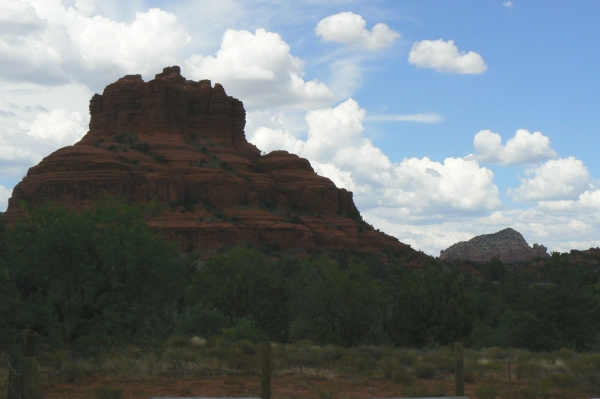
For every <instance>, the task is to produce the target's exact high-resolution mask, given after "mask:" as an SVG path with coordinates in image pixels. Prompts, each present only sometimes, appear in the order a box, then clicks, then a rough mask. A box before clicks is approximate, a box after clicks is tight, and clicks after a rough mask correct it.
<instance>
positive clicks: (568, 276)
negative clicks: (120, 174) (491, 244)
mask: <svg viewBox="0 0 600 399" xmlns="http://www.w3.org/2000/svg"><path fill="white" fill-rule="evenodd" d="M143 215H144V209H142V208H134V207H129V206H125V205H123V204H121V203H118V202H114V201H105V202H103V203H100V204H99V205H98V206H97V207H96V208H95V209H93V210H90V211H86V212H82V213H78V214H76V213H70V212H67V211H65V210H63V209H58V208H37V209H35V210H30V211H29V212H28V213H27V217H26V218H24V219H22V220H21V221H19V222H18V223H17V224H16V225H15V226H14V227H13V228H12V229H7V228H6V226H5V225H4V224H3V223H0V330H1V331H2V334H0V345H2V346H6V345H9V344H10V343H11V342H12V340H13V338H14V337H15V336H16V334H17V333H18V332H19V331H23V330H25V329H31V330H34V331H37V332H38V333H39V334H40V335H41V336H42V337H44V339H45V340H46V342H48V343H52V344H58V345H71V346H82V347H92V346H99V347H100V346H113V345H127V344H136V345H142V344H143V345H156V344H159V343H162V342H164V340H165V339H167V338H169V337H173V336H188V337H191V336H200V337H205V338H208V337H213V336H221V337H223V338H225V339H227V340H230V341H239V340H251V341H255V342H258V341H262V340H267V339H268V340H272V341H276V342H296V341H298V340H310V341H312V342H315V343H317V344H320V345H328V344H334V345H340V346H345V347H350V346H356V345H392V346H402V347H426V346H436V345H447V344H449V343H452V342H456V341H463V342H465V344H466V345H470V346H472V347H491V346H500V347H508V346H510V347H520V348H527V349H531V350H553V349H559V348H563V347H564V348H569V349H572V350H594V349H596V350H597V349H600V282H599V281H600V280H599V275H600V273H599V270H598V267H597V266H594V267H592V266H589V265H578V266H572V265H570V264H569V255H568V254H553V256H552V257H551V258H549V259H548V260H546V261H545V264H544V265H543V266H541V267H539V268H537V269H536V270H533V271H524V270H523V269H521V268H508V267H507V266H505V265H503V264H502V263H501V262H500V261H498V260H497V259H494V260H492V261H491V262H489V263H487V264H485V265H471V266H475V267H476V268H477V269H478V272H477V273H466V272H461V271H460V270H463V268H461V267H459V266H460V265H456V264H451V265H443V266H442V265H438V264H436V263H435V262H433V261H432V262H431V264H430V265H429V266H428V267H427V268H426V269H425V270H423V271H411V270H408V269H407V268H405V267H404V266H403V262H402V260H401V257H394V256H393V254H388V256H387V259H388V261H387V262H386V263H384V262H383V261H382V260H381V257H379V256H378V255H377V254H369V253H352V252H337V253H330V254H328V255H313V256H310V257H305V258H297V257H294V256H291V255H290V256H284V254H282V253H275V254H274V253H272V252H271V251H269V250H267V251H261V250H259V249H256V248H252V247H251V246H248V245H244V244H240V245H238V246H237V247H235V248H232V249H230V250H228V251H224V252H223V253H220V254H216V255H213V256H212V257H210V258H209V259H207V260H201V259H200V257H199V256H197V255H194V254H188V255H183V254H180V253H179V252H178V251H177V250H176V249H175V247H174V246H173V245H172V244H170V243H168V242H167V241H165V240H164V239H163V238H162V237H160V235H157V234H156V233H155V232H153V231H152V230H151V229H150V228H149V227H148V226H146V224H145V223H144V220H143ZM0 219H1V218H0ZM265 252H267V253H265ZM274 255H275V256H274Z"/></svg>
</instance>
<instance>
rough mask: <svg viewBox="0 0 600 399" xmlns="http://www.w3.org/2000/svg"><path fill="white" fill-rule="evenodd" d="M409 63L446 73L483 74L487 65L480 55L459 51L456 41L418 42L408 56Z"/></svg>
mask: <svg viewBox="0 0 600 399" xmlns="http://www.w3.org/2000/svg"><path fill="white" fill-rule="evenodd" d="M408 62H410V63H411V64H413V65H416V66H418V67H423V68H433V69H436V70H438V71H440V72H445V73H462V74H482V73H484V72H485V71H486V70H487V65H486V64H485V62H484V61H483V58H482V57H481V55H480V54H478V53H475V52H473V51H469V52H468V53H465V52H464V51H463V52H461V51H459V50H458V47H456V45H455V44H454V40H448V41H447V42H445V41H444V40H442V39H438V40H423V41H420V42H416V43H415V44H414V45H413V46H412V49H411V50H410V53H409V55H408Z"/></svg>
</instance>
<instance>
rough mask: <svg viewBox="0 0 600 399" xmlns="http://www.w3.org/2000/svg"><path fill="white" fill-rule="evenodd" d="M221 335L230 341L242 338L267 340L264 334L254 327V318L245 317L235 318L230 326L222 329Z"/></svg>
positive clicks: (255, 340)
mask: <svg viewBox="0 0 600 399" xmlns="http://www.w3.org/2000/svg"><path fill="white" fill-rule="evenodd" d="M221 336H222V337H223V338H224V339H226V340H228V341H232V342H237V341H244V340H248V341H252V342H262V341H266V340H267V337H266V335H265V334H264V333H263V332H262V331H260V330H259V329H258V328H257V327H256V323H255V322H254V320H252V319H250V318H247V317H244V318H243V319H236V320H235V321H234V324H233V327H231V328H224V329H222V333H221Z"/></svg>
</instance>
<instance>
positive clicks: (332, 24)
mask: <svg viewBox="0 0 600 399" xmlns="http://www.w3.org/2000/svg"><path fill="white" fill-rule="evenodd" d="M366 26H367V21H365V19H364V18H363V17H362V16H360V15H358V14H354V13H353V12H349V11H347V12H340V13H338V14H335V15H331V16H329V17H326V18H323V19H322V20H321V21H319V23H318V24H317V27H316V28H315V33H316V35H317V36H319V37H321V38H322V39H323V40H324V41H326V42H338V43H344V44H349V45H353V46H357V47H360V48H364V49H366V50H381V49H383V48H385V47H389V46H391V45H392V44H393V43H394V42H395V41H396V40H397V39H399V38H400V37H402V35H400V33H398V32H396V31H394V30H392V29H390V27H389V26H387V25H386V24H384V23H378V24H377V25H375V26H374V27H373V29H371V31H369V30H367V29H366V28H365V27H366Z"/></svg>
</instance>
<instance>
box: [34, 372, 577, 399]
mask: <svg viewBox="0 0 600 399" xmlns="http://www.w3.org/2000/svg"><path fill="white" fill-rule="evenodd" d="M103 385H106V386H110V387H120V388H123V390H124V393H123V398H124V399H125V398H150V397H152V396H184V397H185V396H188V397H189V396H260V377H259V376H257V375H253V374H245V375H243V374H236V375H232V374H215V375H203V376H197V377H189V376H188V377H182V378H174V377H172V376H170V377H159V378H154V379H152V380H137V381H136V380H123V379H117V378H114V377H107V376H88V377H84V378H81V379H79V380H77V381H75V382H70V383H69V382H55V381H52V380H51V379H48V380H46V381H44V383H43V392H44V397H46V398H51V399H54V398H56V399H58V398H60V399H71V398H78V399H87V398H90V399H95V398H96V396H95V395H94V389H95V388H98V387H101V386H103ZM524 386H525V385H522V384H519V383H515V382H513V383H512V384H508V383H500V384H497V387H498V388H499V390H500V392H499V393H500V395H499V396H498V398H514V397H519V396H518V395H515V394H516V393H517V392H518V391H519V389H520V388H522V387H524ZM477 387H478V386H477V384H469V383H466V384H465V391H466V392H465V393H466V395H467V396H469V397H471V398H476V397H477V396H476V395H475V390H476V389H477ZM415 389H425V390H427V392H429V394H431V395H432V396H435V395H436V393H437V395H439V396H446V395H447V396H451V395H453V393H454V381H451V380H448V379H447V380H437V381H436V380H420V381H418V382H415V384H413V385H412V386H406V385H403V384H400V383H394V382H391V381H381V380H375V381H367V380H362V381H361V380H351V379H347V378H336V379H329V378H323V377H315V376H311V375H306V374H304V375H300V374H284V375H277V376H274V377H273V379H272V395H271V397H272V398H274V399H295V398H316V399H366V398H398V397H406V396H409V395H411V393H412V394H413V395H414V392H415ZM552 397H553V398H573V399H579V398H588V397H589V395H585V394H582V393H573V392H565V391H557V392H552Z"/></svg>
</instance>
